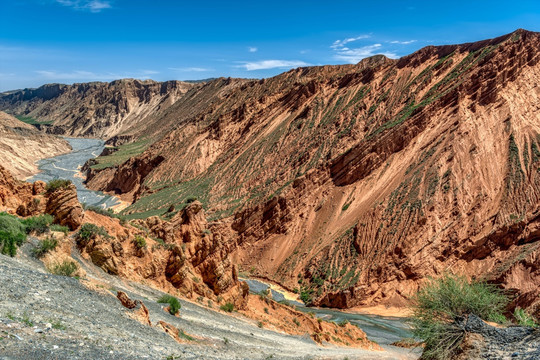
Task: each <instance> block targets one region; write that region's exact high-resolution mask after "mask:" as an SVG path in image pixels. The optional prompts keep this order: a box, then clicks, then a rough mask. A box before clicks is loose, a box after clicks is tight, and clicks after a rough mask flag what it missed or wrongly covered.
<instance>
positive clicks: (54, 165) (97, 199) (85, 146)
mask: <svg viewBox="0 0 540 360" xmlns="http://www.w3.org/2000/svg"><path fill="white" fill-rule="evenodd" d="M64 139H65V140H67V141H68V142H69V144H70V145H71V147H72V149H73V150H72V151H71V152H70V153H68V154H64V155H59V156H55V157H52V158H48V159H44V160H40V161H38V169H39V170H40V173H38V174H37V175H35V176H33V177H31V178H29V179H28V181H30V182H35V181H38V180H42V181H45V182H48V181H51V180H54V179H67V180H71V181H72V182H73V184H75V186H76V187H77V196H78V197H79V201H80V202H81V203H84V204H86V205H92V206H100V207H103V208H109V207H111V206H115V205H118V204H119V201H118V199H116V198H115V197H113V196H110V195H107V194H104V193H102V192H99V191H93V190H89V189H87V188H86V187H85V186H84V184H83V180H84V178H83V176H82V174H81V172H80V171H81V168H82V166H83V165H84V163H85V162H86V161H87V160H89V159H92V158H95V157H97V156H98V155H99V154H100V153H101V152H102V151H103V148H104V146H105V143H104V142H103V140H99V139H82V138H64Z"/></svg>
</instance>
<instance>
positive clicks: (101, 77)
mask: <svg viewBox="0 0 540 360" xmlns="http://www.w3.org/2000/svg"><path fill="white" fill-rule="evenodd" d="M35 73H36V74H38V75H40V77H41V78H42V79H44V80H50V81H60V80H68V81H111V80H117V79H123V78H135V79H148V78H150V75H155V74H158V73H159V72H158V71H154V70H140V71H138V72H135V73H95V72H92V71H85V70H74V71H70V72H62V71H55V70H37V71H35Z"/></svg>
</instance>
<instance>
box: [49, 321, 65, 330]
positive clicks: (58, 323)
mask: <svg viewBox="0 0 540 360" xmlns="http://www.w3.org/2000/svg"><path fill="white" fill-rule="evenodd" d="M51 325H52V328H53V329H55V330H66V326H65V325H64V324H62V322H61V321H60V320H51Z"/></svg>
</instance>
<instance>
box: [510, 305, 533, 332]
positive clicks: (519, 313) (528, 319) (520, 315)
mask: <svg viewBox="0 0 540 360" xmlns="http://www.w3.org/2000/svg"><path fill="white" fill-rule="evenodd" d="M514 318H515V319H516V321H517V323H518V324H519V325H521V326H527V327H532V328H535V327H537V326H538V323H537V322H536V321H535V319H534V317H532V316H531V315H529V314H528V313H527V312H526V311H525V310H523V309H520V308H516V309H515V310H514Z"/></svg>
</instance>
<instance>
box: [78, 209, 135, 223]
mask: <svg viewBox="0 0 540 360" xmlns="http://www.w3.org/2000/svg"><path fill="white" fill-rule="evenodd" d="M83 208H84V210H89V211H93V212H95V213H96V214H100V215H103V216H108V217H110V218H113V219H119V220H120V225H125V224H126V222H127V220H126V217H125V216H123V215H119V214H116V213H115V212H114V210H113V209H107V210H105V209H104V208H102V207H99V206H93V205H86V204H84V205H83Z"/></svg>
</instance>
